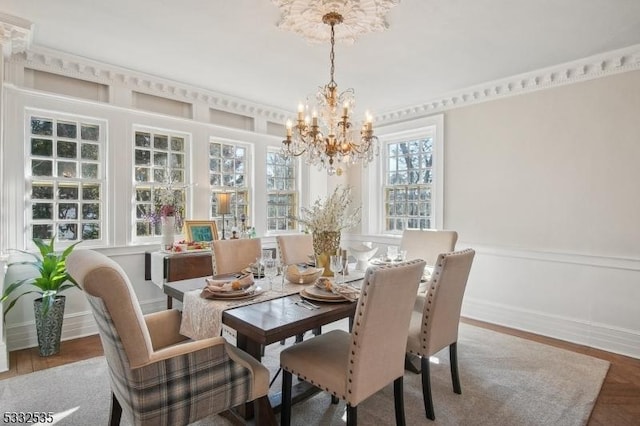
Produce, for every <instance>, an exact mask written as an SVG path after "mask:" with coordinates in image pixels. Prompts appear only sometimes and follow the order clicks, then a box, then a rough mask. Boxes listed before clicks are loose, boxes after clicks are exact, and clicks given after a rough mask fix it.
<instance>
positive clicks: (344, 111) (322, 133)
mask: <svg viewBox="0 0 640 426" xmlns="http://www.w3.org/2000/svg"><path fill="white" fill-rule="evenodd" d="M342 21H343V17H342V15H341V14H339V13H337V12H329V13H327V14H325V15H324V16H323V17H322V22H324V23H325V24H327V25H329V26H330V27H331V55H330V56H329V58H330V61H331V79H330V81H329V83H328V84H327V85H325V86H323V87H319V89H318V93H317V94H316V95H315V105H310V102H309V98H307V102H306V105H304V104H302V103H301V104H300V105H298V116H297V118H296V120H295V123H293V122H292V121H291V120H288V121H287V137H286V139H285V140H283V141H282V144H283V146H282V154H283V155H284V156H285V157H291V156H294V157H298V156H301V155H305V157H306V162H307V163H308V164H313V165H316V166H318V169H319V170H321V169H323V168H326V169H327V173H328V174H330V175H333V174H338V176H339V175H341V174H342V171H343V170H342V165H349V164H355V163H358V162H362V164H363V166H365V167H366V165H367V164H368V163H369V162H371V161H372V160H373V157H374V155H378V152H379V146H378V138H377V137H376V136H374V134H373V118H372V117H371V115H370V114H368V113H367V114H366V116H365V121H364V123H363V124H362V127H361V129H360V131H359V132H360V135H359V138H358V139H356V138H355V136H356V135H355V133H356V131H355V130H354V128H353V125H352V124H351V116H350V115H351V113H352V112H353V109H354V107H355V95H354V91H353V89H347V90H345V91H344V92H342V93H340V92H339V91H338V85H337V84H336V82H335V80H334V77H333V76H334V71H335V55H334V46H335V28H334V27H335V25H337V24H340V23H341V22H342Z"/></svg>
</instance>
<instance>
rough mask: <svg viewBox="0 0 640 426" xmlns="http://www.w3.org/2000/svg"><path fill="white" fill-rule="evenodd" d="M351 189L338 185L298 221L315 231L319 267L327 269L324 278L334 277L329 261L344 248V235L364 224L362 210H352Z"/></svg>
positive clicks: (304, 208) (303, 210)
mask: <svg viewBox="0 0 640 426" xmlns="http://www.w3.org/2000/svg"><path fill="white" fill-rule="evenodd" d="M351 190H352V189H351V187H350V186H345V187H343V186H340V185H338V186H337V187H336V189H335V190H334V191H333V193H332V194H331V195H330V196H329V197H327V198H326V199H324V200H322V199H321V200H316V201H315V202H314V203H313V205H312V206H311V207H309V208H306V207H303V208H302V209H300V211H301V214H300V217H298V218H295V219H296V220H297V221H298V222H300V223H301V224H303V225H304V226H305V227H306V228H307V229H308V230H311V231H312V232H313V251H314V255H315V258H316V266H317V267H323V268H324V269H325V270H324V273H323V275H324V276H331V275H333V272H332V271H331V269H330V267H329V259H330V256H331V255H335V254H336V253H337V252H338V250H339V249H340V232H341V231H342V230H344V229H350V228H353V227H354V226H356V225H358V224H359V223H360V216H361V214H362V207H361V206H359V207H357V208H356V209H355V210H354V211H349V208H350V206H351V202H352V201H353V200H352V199H351Z"/></svg>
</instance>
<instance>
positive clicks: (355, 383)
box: [345, 259, 425, 406]
mask: <svg viewBox="0 0 640 426" xmlns="http://www.w3.org/2000/svg"><path fill="white" fill-rule="evenodd" d="M424 266H425V262H424V261H423V260H420V259H418V260H412V261H408V262H404V263H399V264H396V265H388V266H379V267H371V268H369V269H367V272H366V274H365V278H364V282H363V284H362V290H361V293H360V300H359V301H358V308H357V310H356V315H355V317H354V324H353V330H352V332H351V350H350V355H349V365H348V381H347V383H348V385H347V386H348V388H347V392H348V396H347V402H349V403H350V404H351V405H352V406H355V405H358V404H359V403H360V402H361V401H363V400H365V399H366V398H367V397H369V396H370V395H372V394H374V393H375V392H377V391H378V390H380V389H381V388H383V387H385V386H386V385H387V384H388V383H391V382H392V381H394V380H395V379H397V378H398V377H400V376H402V375H403V374H404V354H405V348H406V342H407V336H408V333H409V320H410V318H411V311H412V308H413V305H414V301H415V298H416V291H417V289H418V283H419V282H420V277H421V276H422V271H423V269H424ZM390 302H392V303H390ZM345 367H347V366H345Z"/></svg>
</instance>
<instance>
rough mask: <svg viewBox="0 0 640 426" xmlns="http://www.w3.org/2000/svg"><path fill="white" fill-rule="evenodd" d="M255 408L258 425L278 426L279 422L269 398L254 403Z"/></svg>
mask: <svg viewBox="0 0 640 426" xmlns="http://www.w3.org/2000/svg"><path fill="white" fill-rule="evenodd" d="M253 407H254V408H255V412H256V413H255V419H256V424H257V425H265V426H277V424H278V422H277V421H276V415H275V414H274V413H273V408H272V407H271V403H270V402H269V396H267V395H265V396H262V397H260V398H258V399H256V400H255V401H253Z"/></svg>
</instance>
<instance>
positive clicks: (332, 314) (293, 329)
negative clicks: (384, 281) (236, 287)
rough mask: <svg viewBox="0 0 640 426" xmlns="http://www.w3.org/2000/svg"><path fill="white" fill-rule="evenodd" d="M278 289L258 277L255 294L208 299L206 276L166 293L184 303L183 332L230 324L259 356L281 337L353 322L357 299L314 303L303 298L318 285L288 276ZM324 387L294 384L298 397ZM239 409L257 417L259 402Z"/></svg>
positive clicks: (204, 333)
mask: <svg viewBox="0 0 640 426" xmlns="http://www.w3.org/2000/svg"><path fill="white" fill-rule="evenodd" d="M363 277H364V273H359V274H358V273H354V274H352V275H351V276H350V277H349V278H348V279H349V280H350V282H349V285H350V286H352V287H354V288H358V287H359V286H360V284H361V283H362V280H363ZM275 280H280V281H281V282H279V283H278V284H279V285H278V286H277V287H278V288H277V289H270V288H267V287H268V286H267V285H266V281H265V279H256V280H255V284H256V286H257V287H258V288H259V287H263V288H265V290H260V291H258V292H257V294H255V296H254V297H248V298H240V299H237V300H228V299H223V300H219V299H205V298H202V297H201V296H200V294H201V292H202V289H203V287H204V286H205V278H194V279H188V280H182V281H174V282H167V283H165V284H164V285H163V290H164V293H165V294H166V295H167V296H168V297H171V298H173V299H176V300H178V301H181V302H182V325H181V329H180V333H181V334H183V335H185V336H187V337H190V338H192V339H203V338H208V337H213V336H220V335H223V334H224V335H225V337H229V336H228V334H227V333H223V330H225V328H230V329H232V330H234V331H235V343H236V346H237V347H238V348H239V349H242V350H244V351H245V352H247V353H248V354H250V355H251V356H253V357H254V358H255V359H257V360H261V358H262V353H263V348H264V347H265V346H266V345H269V344H272V343H276V342H280V341H282V340H285V339H287V338H288V337H293V336H299V335H302V334H304V333H305V332H306V331H309V330H318V329H321V327H322V326H323V325H327V324H330V323H332V322H334V321H338V320H341V319H344V318H349V327H351V325H352V321H353V316H354V315H355V312H356V303H355V302H354V301H352V300H348V299H339V298H336V299H335V300H330V301H329V300H326V301H323V300H322V299H320V300H318V299H315V298H314V299H313V300H311V301H310V302H311V304H308V303H305V302H303V301H302V300H306V299H307V300H308V298H303V297H301V295H300V294H301V292H302V293H303V294H306V292H305V291H304V290H305V289H308V288H309V287H310V286H313V285H314V284H308V285H302V284H297V283H291V282H288V281H286V280H283V279H282V277H281V276H278V277H276V278H275ZM318 391H319V389H318V388H316V387H315V386H313V385H311V384H309V383H306V382H304V381H301V382H299V383H297V384H296V385H295V386H294V389H293V392H292V394H293V398H292V402H293V403H296V402H298V401H301V400H303V399H306V398H308V397H309V396H311V395H313V394H314V393H316V392H318ZM269 399H270V401H271V405H272V407H273V408H274V410H275V411H279V408H280V405H281V396H280V392H271V393H270V395H269ZM238 414H240V415H241V416H242V417H244V418H245V419H249V418H252V417H253V405H252V404H245V405H244V406H243V407H238Z"/></svg>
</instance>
